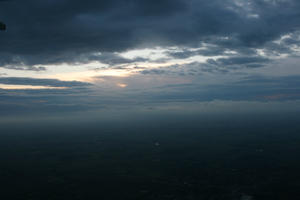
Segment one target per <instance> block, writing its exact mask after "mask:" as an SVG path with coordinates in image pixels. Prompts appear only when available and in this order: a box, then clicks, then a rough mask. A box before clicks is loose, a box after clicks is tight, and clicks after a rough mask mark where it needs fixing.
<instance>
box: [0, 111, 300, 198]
mask: <svg viewBox="0 0 300 200" xmlns="http://www.w3.org/2000/svg"><path fill="white" fill-rule="evenodd" d="M297 116H298V115H296V114H295V115H283V116H282V117H276V118H275V119H274V117H272V116H247V117H245V116H244V117H239V116H235V117H225V118H222V119H214V118H210V119H204V118H198V117H196V116H193V117H190V118H185V117H182V118H180V117H179V118H176V117H172V118H164V119H162V118H154V119H150V120H149V119H146V118H145V119H141V118H139V119H137V120H134V119H132V120H129V121H126V122H124V123H121V122H120V121H118V122H113V121H111V122H105V123H104V122H103V123H100V122H91V123H73V124H72V123H69V124H64V123H48V124H45V123H41V124H38V125H37V124H35V123H34V122H32V123H19V124H15V123H12V124H5V125H2V126H1V128H0V130H1V134H0V159H1V160H0V178H1V179H0V180H1V187H0V199H7V200H14V199H20V200H21V199H22V200H23V199H26V200H50V199H51V200H54V199H55V200H56V199H58V200H60V199H64V200H66V199H72V200H73V199H74V200H76V199H104V200H106V199H112V200H114V199H117V200H135V199H145V200H160V199H166V200H175V199H177V200H181V199H182V200H193V199H197V200H201V199H203V200H227V199H228V200H251V199H252V200H268V199H270V200H279V199H280V200H288V199H297V198H299V197H300V190H299V188H300V159H299V155H300V123H299V122H300V119H299V120H298V119H297ZM292 119H293V120H292ZM34 124H35V125H34ZM75 124H76V125H75Z"/></svg>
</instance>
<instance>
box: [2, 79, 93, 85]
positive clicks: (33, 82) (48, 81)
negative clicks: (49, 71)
mask: <svg viewBox="0 0 300 200" xmlns="http://www.w3.org/2000/svg"><path fill="white" fill-rule="evenodd" d="M0 83H1V84H11V85H32V86H51V87H86V86H90V85H91V84H90V83H86V82H79V81H60V80H57V79H34V78H19V77H0Z"/></svg>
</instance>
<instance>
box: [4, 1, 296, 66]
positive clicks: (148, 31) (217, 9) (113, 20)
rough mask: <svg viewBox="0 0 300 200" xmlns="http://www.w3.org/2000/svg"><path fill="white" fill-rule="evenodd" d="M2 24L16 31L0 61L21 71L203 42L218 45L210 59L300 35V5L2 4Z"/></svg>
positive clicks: (6, 38) (11, 33)
mask: <svg viewBox="0 0 300 200" xmlns="http://www.w3.org/2000/svg"><path fill="white" fill-rule="evenodd" d="M248 3H249V4H248ZM0 19H1V20H3V21H5V23H6V24H7V26H8V27H9V28H8V30H7V31H6V32H1V34H0V44H1V46H0V63H1V65H2V66H5V65H11V64H12V63H14V61H15V64H16V65H15V66H16V67H18V66H19V65H20V64H21V68H22V64H26V65H40V64H45V63H46V64H48V63H66V62H70V63H76V62H82V61H86V60H89V61H90V60H99V57H94V56H92V55H93V54H94V53H95V52H110V53H113V52H120V51H124V50H128V49H132V48H138V47H151V46H174V45H177V46H182V47H198V46H199V44H200V43H201V42H207V43H210V44H214V45H216V46H217V48H216V49H213V50H208V51H204V50H202V51H198V52H197V53H198V54H203V55H215V54H222V53H223V50H224V49H237V50H241V49H243V50H244V51H247V50H248V49H250V50H251V49H253V48H258V47H260V48H261V47H264V46H265V45H266V44H268V42H270V41H273V40H275V39H278V38H279V37H280V36H282V35H284V34H287V33H293V32H295V31H297V30H299V27H300V2H299V1H297V0H286V1H267V0H248V1H244V4H243V5H239V4H236V3H235V1H232V0H215V1H207V0H172V1H171V0H160V1H158V0H143V1H139V0H101V1H96V0H86V1H79V0H72V1H71V0H63V1H62V0H51V1H50V0H47V1H42V0H28V1H6V2H5V1H2V2H1V7H0ZM288 42H290V43H293V42H295V41H292V40H290V41H288ZM282 51H284V49H282ZM191 54H194V52H192V53H191ZM108 56H111V55H108ZM174 56H175V57H176V56H181V57H182V56H183V57H184V56H189V55H178V54H177V55H176V54H174ZM8 58H10V59H8ZM16 58H19V59H16ZM101 59H102V60H103V61H104V62H107V63H109V64H111V63H115V62H127V61H125V60H122V59H120V58H116V59H115V58H114V59H112V60H107V58H101ZM118 59H119V60H118ZM18 64H19V65H18ZM34 69H35V68H34Z"/></svg>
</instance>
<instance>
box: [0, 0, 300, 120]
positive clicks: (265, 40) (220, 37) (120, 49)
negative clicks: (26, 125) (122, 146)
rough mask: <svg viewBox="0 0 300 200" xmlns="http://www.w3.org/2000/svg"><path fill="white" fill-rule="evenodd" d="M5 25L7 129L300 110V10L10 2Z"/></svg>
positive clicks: (183, 2) (283, 0)
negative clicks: (158, 115) (52, 122)
mask: <svg viewBox="0 0 300 200" xmlns="http://www.w3.org/2000/svg"><path fill="white" fill-rule="evenodd" d="M0 21H1V22H3V23H5V24H6V30H5V31H0V121H7V120H8V121H9V120H16V119H20V120H21V119H22V120H28V119H33V116H38V117H40V116H44V117H49V116H53V117H56V118H59V117H65V116H69V117H70V116H72V117H74V116H76V115H74V113H76V114H77V115H79V113H85V114H84V116H85V117H87V119H90V118H95V117H96V116H97V117H99V116H101V115H107V113H109V114H108V115H114V114H112V113H119V112H120V111H122V110H131V111H130V112H135V111H136V112H143V113H149V112H150V113H151V112H153V111H155V112H170V111H174V112H180V113H186V112H200V113H215V112H217V113H220V112H222V113H230V112H250V113H251V112H269V113H273V112H276V113H277V114H278V113H279V114H280V113H282V112H297V111H300V68H299V63H300V58H299V55H300V1H298V0H213V1H207V0H100V1H99V0H85V1H79V0H72V1H71V0H26V1H19V0H0ZM28 116H31V117H30V118H28ZM123 117H126V114H125V115H124V116H123Z"/></svg>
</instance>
